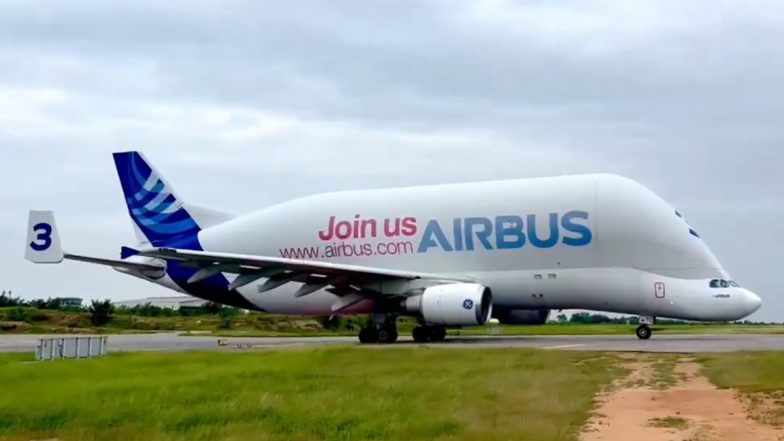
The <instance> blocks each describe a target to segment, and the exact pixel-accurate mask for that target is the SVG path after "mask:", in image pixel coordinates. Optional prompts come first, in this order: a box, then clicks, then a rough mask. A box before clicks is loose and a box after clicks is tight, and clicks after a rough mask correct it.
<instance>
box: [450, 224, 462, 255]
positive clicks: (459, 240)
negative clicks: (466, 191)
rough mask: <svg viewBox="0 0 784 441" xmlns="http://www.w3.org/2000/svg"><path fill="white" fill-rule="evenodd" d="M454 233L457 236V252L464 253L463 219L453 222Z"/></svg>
mask: <svg viewBox="0 0 784 441" xmlns="http://www.w3.org/2000/svg"><path fill="white" fill-rule="evenodd" d="M452 232H453V233H454V235H455V251H463V219H461V218H459V217H458V218H456V219H455V220H454V221H452Z"/></svg>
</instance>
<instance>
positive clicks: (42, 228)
mask: <svg viewBox="0 0 784 441" xmlns="http://www.w3.org/2000/svg"><path fill="white" fill-rule="evenodd" d="M63 257H64V254H63V248H62V246H61V245H60V234H59V233H58V232H57V225H55V223H54V212H52V211H30V217H29V218H28V220H27V248H26V251H25V259H27V260H29V261H30V262H34V263H60V262H62V261H63Z"/></svg>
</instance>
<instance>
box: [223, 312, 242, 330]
mask: <svg viewBox="0 0 784 441" xmlns="http://www.w3.org/2000/svg"><path fill="white" fill-rule="evenodd" d="M238 313H239V311H238V310H237V308H231V307H223V308H221V309H220V311H218V317H220V319H221V323H220V327H221V328H223V329H229V328H231V319H233V318H234V316H236V315H237V314H238Z"/></svg>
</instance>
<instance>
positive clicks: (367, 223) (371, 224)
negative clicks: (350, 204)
mask: <svg viewBox="0 0 784 441" xmlns="http://www.w3.org/2000/svg"><path fill="white" fill-rule="evenodd" d="M368 228H370V234H368ZM377 234H378V232H377V231H376V220H375V219H365V220H363V221H362V238H365V237H376V236H377Z"/></svg>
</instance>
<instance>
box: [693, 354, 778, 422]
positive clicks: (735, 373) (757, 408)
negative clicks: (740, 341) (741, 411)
mask: <svg viewBox="0 0 784 441" xmlns="http://www.w3.org/2000/svg"><path fill="white" fill-rule="evenodd" d="M700 362H701V363H702V365H703V372H704V373H705V375H706V376H707V377H708V378H709V379H710V381H711V382H712V383H713V384H715V385H717V386H718V387H722V388H734V389H736V390H738V392H739V393H740V396H741V397H742V398H743V400H744V401H745V403H746V406H747V408H748V409H749V414H750V415H751V416H752V418H754V419H756V420H758V421H760V422H763V423H765V424H771V425H774V426H784V352H740V353H731V354H712V355H706V356H703V357H701V358H700Z"/></svg>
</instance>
